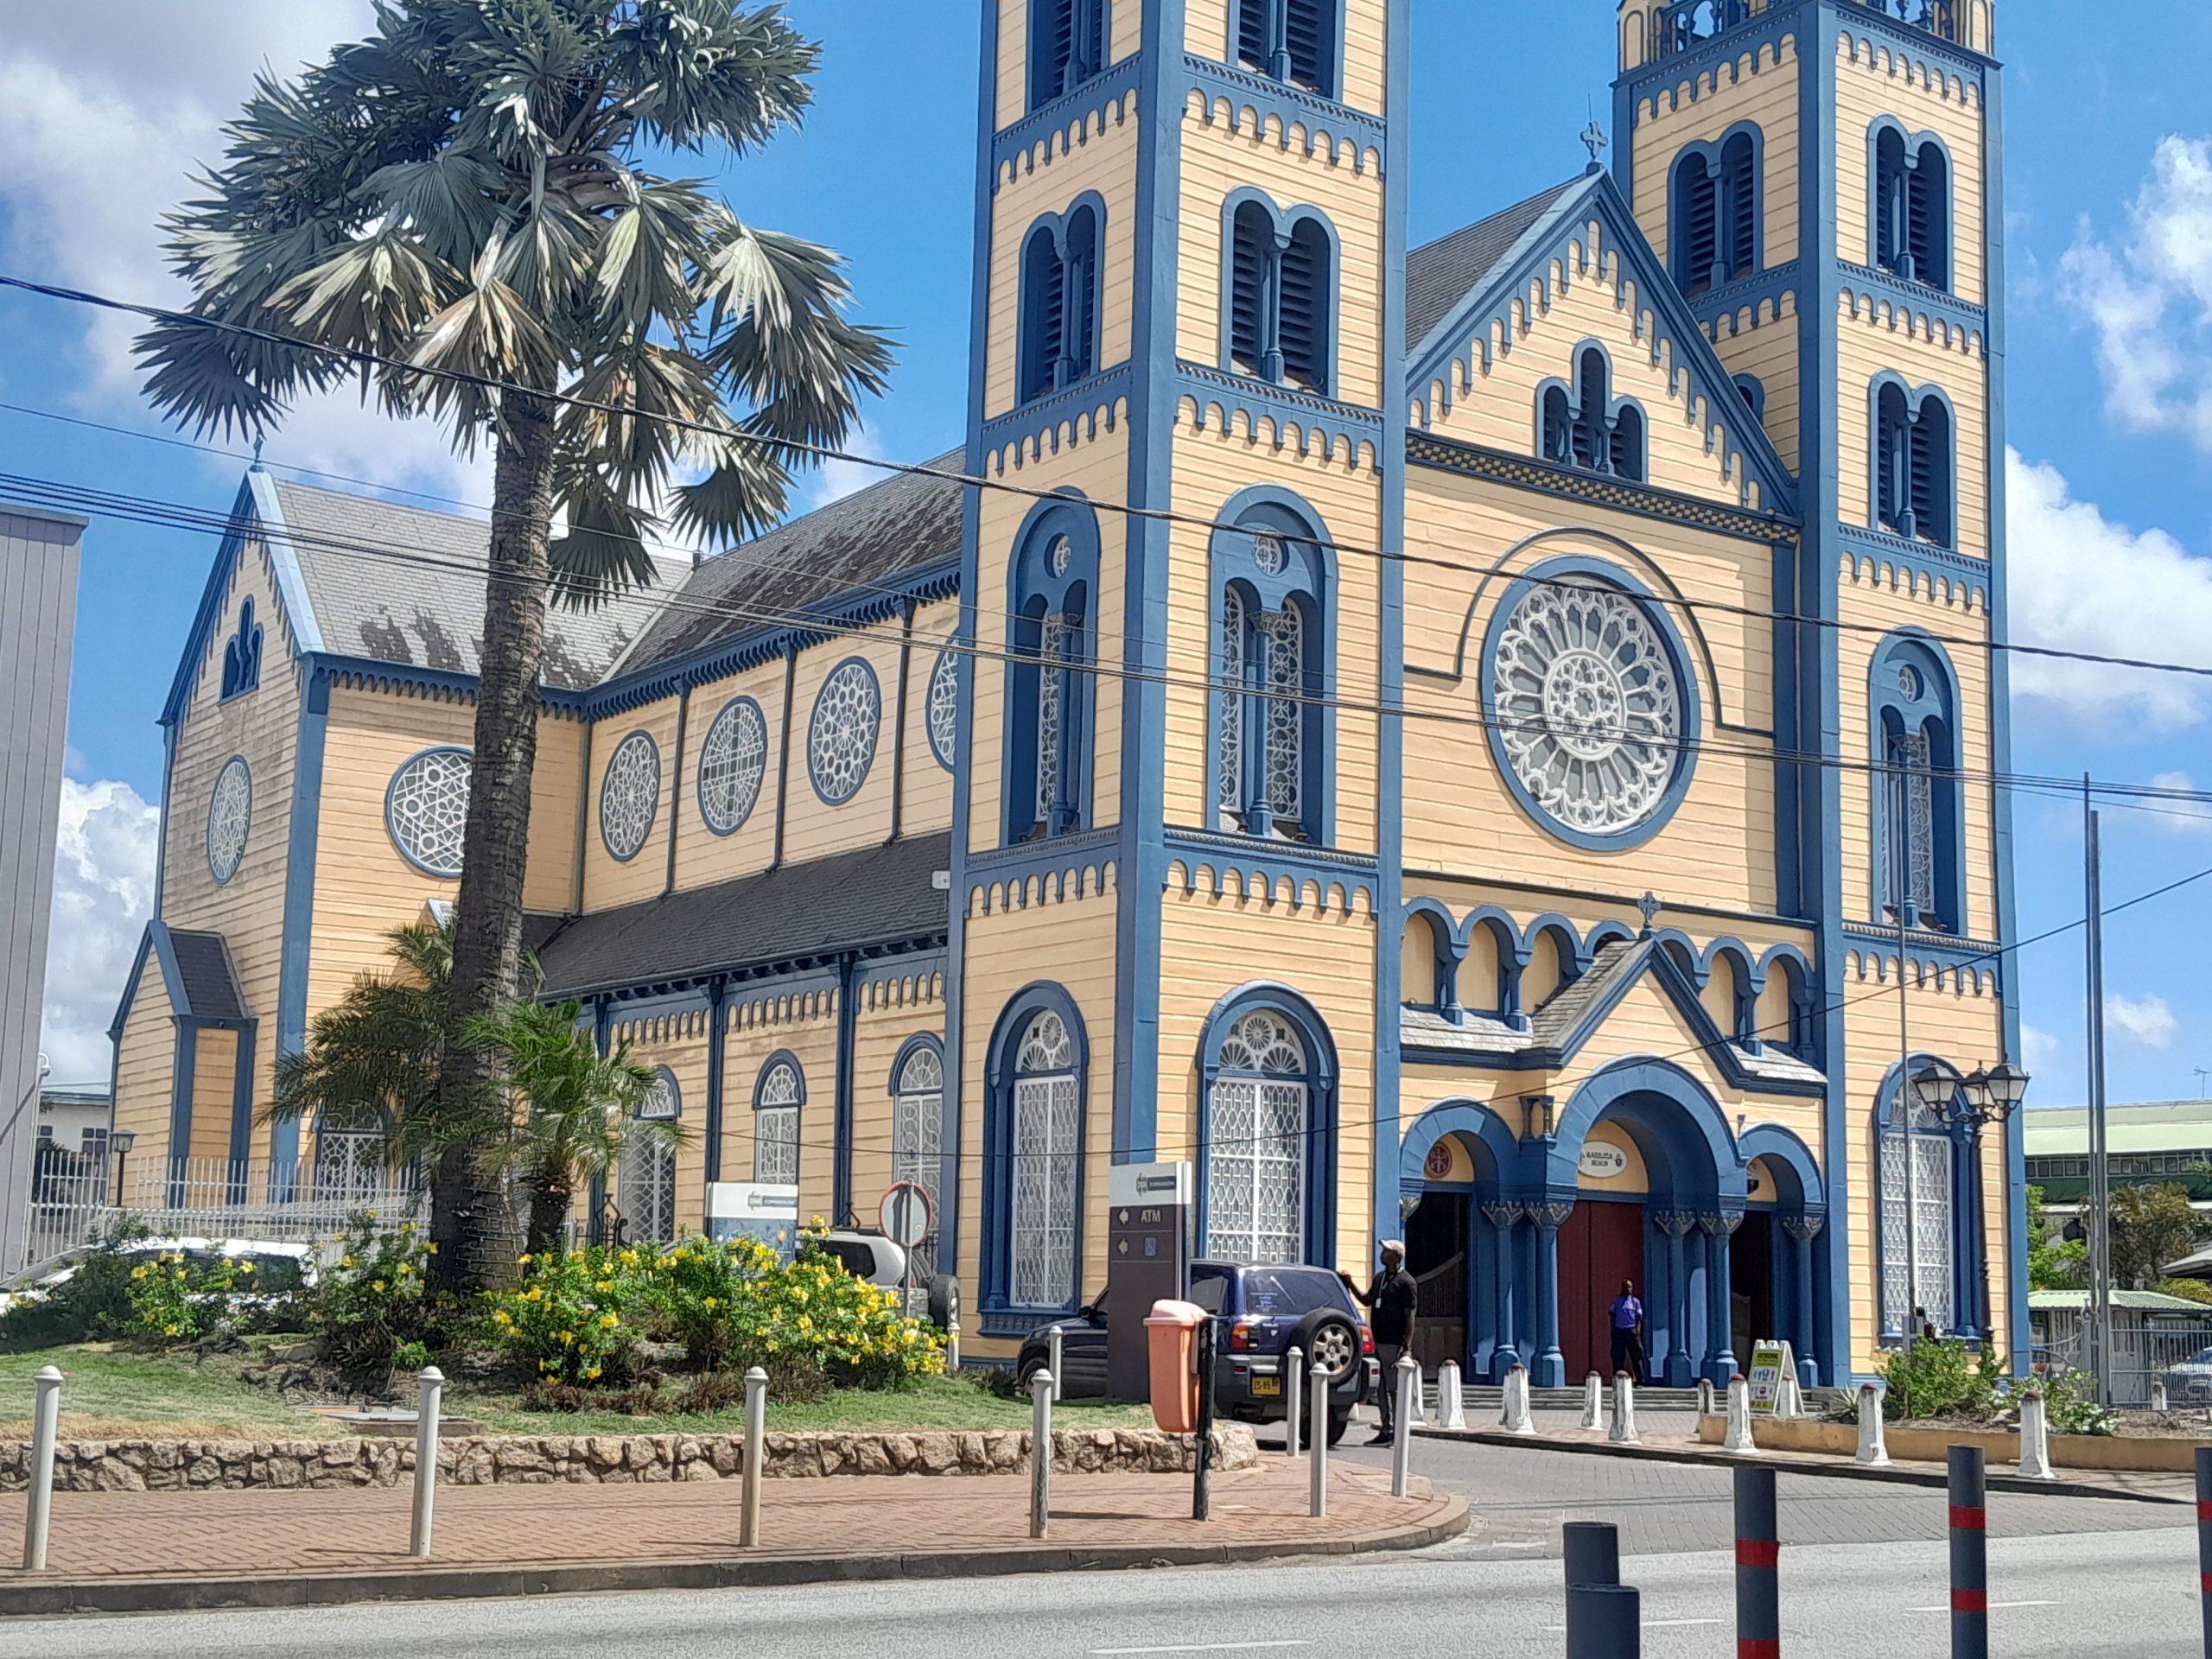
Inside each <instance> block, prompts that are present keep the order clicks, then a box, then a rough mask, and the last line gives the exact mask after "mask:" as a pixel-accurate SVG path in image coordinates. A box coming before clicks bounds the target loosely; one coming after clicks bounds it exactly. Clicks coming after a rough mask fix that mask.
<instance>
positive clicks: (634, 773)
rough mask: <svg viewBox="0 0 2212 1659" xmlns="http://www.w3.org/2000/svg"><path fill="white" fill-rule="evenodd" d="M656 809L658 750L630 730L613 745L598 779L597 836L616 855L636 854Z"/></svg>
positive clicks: (625, 857) (619, 856)
mask: <svg viewBox="0 0 2212 1659" xmlns="http://www.w3.org/2000/svg"><path fill="white" fill-rule="evenodd" d="M659 810H660V751H659V750H658V748H655V747H653V741H652V738H650V737H648V736H647V735H646V734H645V733H643V732H632V733H631V734H630V735H629V736H627V737H626V738H624V739H623V740H622V741H620V743H618V744H616V745H615V746H614V753H613V758H611V759H610V760H608V761H607V772H606V774H605V775H604V776H603V777H601V779H600V783H599V836H600V839H601V841H603V842H606V843H607V851H608V852H610V853H612V854H613V855H614V856H615V857H616V858H618V859H622V860H624V861H627V860H630V859H632V858H635V857H636V856H637V855H638V852H639V849H640V848H642V847H644V845H645V837H646V836H649V835H651V834H652V829H653V817H654V815H655V814H656V813H658V811H659Z"/></svg>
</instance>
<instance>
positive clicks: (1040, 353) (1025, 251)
mask: <svg viewBox="0 0 2212 1659" xmlns="http://www.w3.org/2000/svg"><path fill="white" fill-rule="evenodd" d="M1062 298H1063V296H1062V292H1061V277H1060V257H1059V253H1058V250H1057V249H1055V248H1054V247H1053V245H1052V232H1049V231H1046V230H1044V229H1042V228H1039V229H1038V230H1037V231H1035V232H1032V233H1031V235H1030V238H1029V240H1028V242H1027V243H1026V244H1025V245H1023V247H1022V251H1021V351H1020V396H1021V398H1022V400H1023V401H1024V402H1027V400H1028V399H1030V398H1032V397H1043V396H1044V395H1045V394H1046V392H1048V391H1052V378H1053V372H1054V366H1055V365H1056V364H1057V363H1058V359H1059V355H1060V325H1061V306H1062Z"/></svg>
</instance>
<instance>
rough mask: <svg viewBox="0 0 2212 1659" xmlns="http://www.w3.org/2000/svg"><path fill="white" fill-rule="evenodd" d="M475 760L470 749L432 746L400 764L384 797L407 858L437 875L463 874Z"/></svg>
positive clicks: (395, 838)
mask: <svg viewBox="0 0 2212 1659" xmlns="http://www.w3.org/2000/svg"><path fill="white" fill-rule="evenodd" d="M475 772H476V761H475V759H474V756H472V755H471V754H470V753H468V752H467V750H466V749H429V750H426V751H425V752H424V753H421V754H418V755H416V757H415V758H414V759H413V760H410V761H409V762H408V763H407V764H406V765H405V766H402V767H400V769H399V770H398V772H396V773H395V774H394V775H393V777H392V780H391V791H390V792H389V793H388V794H387V795H386V796H385V828H386V829H389V830H390V831H391V844H392V845H393V846H395V847H397V848H398V849H399V850H400V852H401V853H402V855H404V856H405V858H406V860H407V861H408V862H409V863H410V864H412V865H414V866H415V867H416V868H417V869H420V870H424V871H427V872H428V873H429V874H432V875H445V876H454V875H459V874H461V836H462V832H463V831H464V830H465V829H467V823H468V786H469V784H470V781H471V780H472V779H474V776H475Z"/></svg>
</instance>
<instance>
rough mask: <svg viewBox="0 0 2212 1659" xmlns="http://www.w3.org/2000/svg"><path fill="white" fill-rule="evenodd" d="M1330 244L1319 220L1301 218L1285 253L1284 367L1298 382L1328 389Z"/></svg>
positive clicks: (1283, 258)
mask: <svg viewBox="0 0 2212 1659" xmlns="http://www.w3.org/2000/svg"><path fill="white" fill-rule="evenodd" d="M1328 283H1329V250H1328V245H1327V243H1326V242H1325V240H1324V239H1323V238H1322V236H1321V232H1320V231H1319V227H1318V226H1315V225H1313V222H1312V221H1310V220H1308V221H1307V222H1306V223H1304V224H1301V225H1300V226H1299V227H1298V229H1297V230H1296V231H1295V232H1293V233H1292V235H1291V238H1290V246H1289V247H1288V248H1287V249H1285V250H1284V251H1283V256H1282V312H1281V341H1282V372H1283V378H1285V379H1287V380H1289V381H1291V382H1293V383H1294V384H1295V385H1302V386H1306V387H1310V388H1311V389H1312V390H1313V391H1319V392H1325V391H1328V390H1329V377H1328V314H1329V290H1328Z"/></svg>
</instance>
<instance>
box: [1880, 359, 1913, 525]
mask: <svg viewBox="0 0 2212 1659" xmlns="http://www.w3.org/2000/svg"><path fill="white" fill-rule="evenodd" d="M1906 424H1907V423H1906V420H1905V411H1904V393H1903V392H1901V391H1898V390H1897V388H1896V387H1895V386H1885V387H1884V388H1883V390H1882V396H1881V402H1880V404H1879V407H1878V415H1877V420H1876V434H1875V441H1874V461H1875V467H1876V478H1875V497H1876V505H1877V507H1878V512H1877V515H1876V521H1877V523H1878V524H1880V526H1881V527H1882V528H1883V529H1885V530H1894V531H1904V528H1905V524H1904V515H1905V503H1904V496H1903V493H1902V490H1901V487H1900V486H1902V484H1903V482H1904V472H1905V470H1906V462H1905V454H1904V451H1905V446H1906V443H1907V442H1908V435H1907V432H1906Z"/></svg>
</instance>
